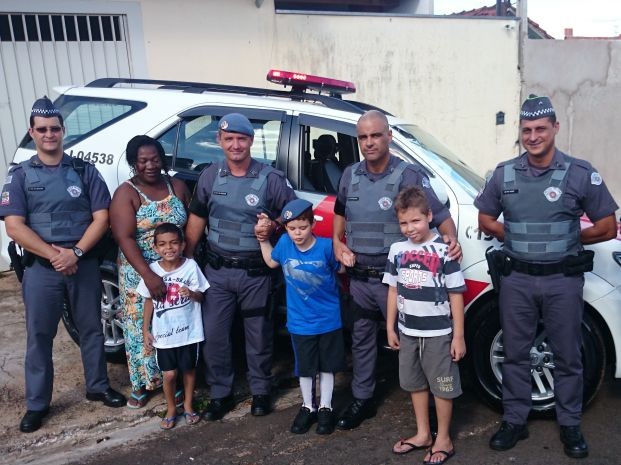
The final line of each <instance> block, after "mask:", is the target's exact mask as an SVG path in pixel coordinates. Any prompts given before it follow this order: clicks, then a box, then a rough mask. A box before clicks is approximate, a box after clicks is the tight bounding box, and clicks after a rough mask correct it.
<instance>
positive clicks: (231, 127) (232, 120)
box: [218, 113, 254, 137]
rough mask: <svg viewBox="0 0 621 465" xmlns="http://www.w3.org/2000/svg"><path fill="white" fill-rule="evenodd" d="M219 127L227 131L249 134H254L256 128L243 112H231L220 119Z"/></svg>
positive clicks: (251, 135)
mask: <svg viewBox="0 0 621 465" xmlns="http://www.w3.org/2000/svg"><path fill="white" fill-rule="evenodd" d="M218 127H219V128H220V129H221V130H223V131H226V132H237V133H239V134H245V135H247V136H250V137H253V136H254V128H253V127H252V123H251V122H250V120H249V119H248V118H246V117H245V116H244V115H242V114H241V113H229V114H228V115H224V116H223V117H222V118H221V119H220V124H219V125H218Z"/></svg>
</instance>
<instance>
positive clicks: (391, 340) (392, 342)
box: [386, 328, 400, 350]
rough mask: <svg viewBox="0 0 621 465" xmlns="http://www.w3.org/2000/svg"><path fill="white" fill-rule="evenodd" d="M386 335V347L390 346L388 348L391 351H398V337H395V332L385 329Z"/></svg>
mask: <svg viewBox="0 0 621 465" xmlns="http://www.w3.org/2000/svg"><path fill="white" fill-rule="evenodd" d="M386 333H387V336H388V345H389V346H390V348H391V349H392V350H399V347H400V346H399V336H397V333H396V332H395V330H394V329H392V328H390V329H386Z"/></svg>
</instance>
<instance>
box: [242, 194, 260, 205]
mask: <svg viewBox="0 0 621 465" xmlns="http://www.w3.org/2000/svg"><path fill="white" fill-rule="evenodd" d="M244 199H246V203H247V204H248V205H249V206H251V207H254V206H256V205H257V204H258V203H259V197H257V196H256V195H254V194H248V195H247V196H246V197H244Z"/></svg>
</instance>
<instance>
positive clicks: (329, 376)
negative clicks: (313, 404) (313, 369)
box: [319, 371, 334, 410]
mask: <svg viewBox="0 0 621 465" xmlns="http://www.w3.org/2000/svg"><path fill="white" fill-rule="evenodd" d="M319 384H320V389H321V402H320V403H319V408H329V409H330V410H332V391H333V390H334V373H326V372H323V371H322V372H321V373H319Z"/></svg>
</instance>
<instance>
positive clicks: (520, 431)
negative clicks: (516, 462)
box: [489, 421, 528, 450]
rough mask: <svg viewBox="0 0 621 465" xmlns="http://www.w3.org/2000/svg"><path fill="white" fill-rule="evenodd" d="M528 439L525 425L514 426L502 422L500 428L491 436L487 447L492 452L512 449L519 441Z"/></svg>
mask: <svg viewBox="0 0 621 465" xmlns="http://www.w3.org/2000/svg"><path fill="white" fill-rule="evenodd" d="M527 437H528V429H527V428H526V425H515V424H513V423H509V422H508V421H503V422H502V423H501V424H500V428H499V429H498V431H497V432H496V434H494V435H493V436H492V439H490V441H489V446H490V447H491V448H492V449H494V450H508V449H511V448H512V447H514V446H515V445H516V444H517V442H518V441H519V440H520V439H526V438H527Z"/></svg>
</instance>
